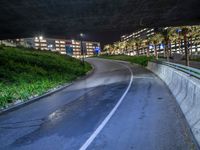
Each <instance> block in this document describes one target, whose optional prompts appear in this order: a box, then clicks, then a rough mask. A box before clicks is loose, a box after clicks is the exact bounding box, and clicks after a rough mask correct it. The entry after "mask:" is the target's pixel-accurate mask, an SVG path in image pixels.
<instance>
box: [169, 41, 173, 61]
mask: <svg viewBox="0 0 200 150" xmlns="http://www.w3.org/2000/svg"><path fill="white" fill-rule="evenodd" d="M171 44H172V43H171V41H169V44H168V45H169V57H172V46H171Z"/></svg>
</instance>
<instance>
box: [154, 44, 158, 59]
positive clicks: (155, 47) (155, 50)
mask: <svg viewBox="0 0 200 150" xmlns="http://www.w3.org/2000/svg"><path fill="white" fill-rule="evenodd" d="M154 53H155V57H156V59H157V60H158V52H157V46H156V44H154Z"/></svg>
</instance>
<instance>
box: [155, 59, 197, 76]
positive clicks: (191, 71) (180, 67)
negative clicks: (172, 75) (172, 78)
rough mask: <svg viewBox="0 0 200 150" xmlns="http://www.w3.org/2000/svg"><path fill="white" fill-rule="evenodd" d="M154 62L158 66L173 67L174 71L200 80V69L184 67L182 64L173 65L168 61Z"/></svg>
mask: <svg viewBox="0 0 200 150" xmlns="http://www.w3.org/2000/svg"><path fill="white" fill-rule="evenodd" d="M154 62H156V63H158V64H163V65H166V66H169V67H172V68H174V69H177V70H180V71H182V72H185V73H187V74H188V75H190V76H193V77H196V78H198V79H200V69H196V68H192V67H188V66H184V65H181V64H176V63H171V62H167V61H160V60H157V61H154Z"/></svg>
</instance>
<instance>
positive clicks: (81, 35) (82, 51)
mask: <svg viewBox="0 0 200 150" xmlns="http://www.w3.org/2000/svg"><path fill="white" fill-rule="evenodd" d="M83 37H84V34H83V33H80V38H81V55H82V64H83V65H84V64H85V60H84V53H85V52H84V49H83Z"/></svg>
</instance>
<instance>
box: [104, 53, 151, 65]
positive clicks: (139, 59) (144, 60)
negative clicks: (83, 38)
mask: <svg viewBox="0 0 200 150" xmlns="http://www.w3.org/2000/svg"><path fill="white" fill-rule="evenodd" d="M100 57H101V58H106V59H115V60H123V61H128V62H130V63H135V64H139V65H142V66H147V64H148V61H150V60H153V59H154V57H153V56H150V57H147V56H126V55H110V56H105V55H104V56H100Z"/></svg>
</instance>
